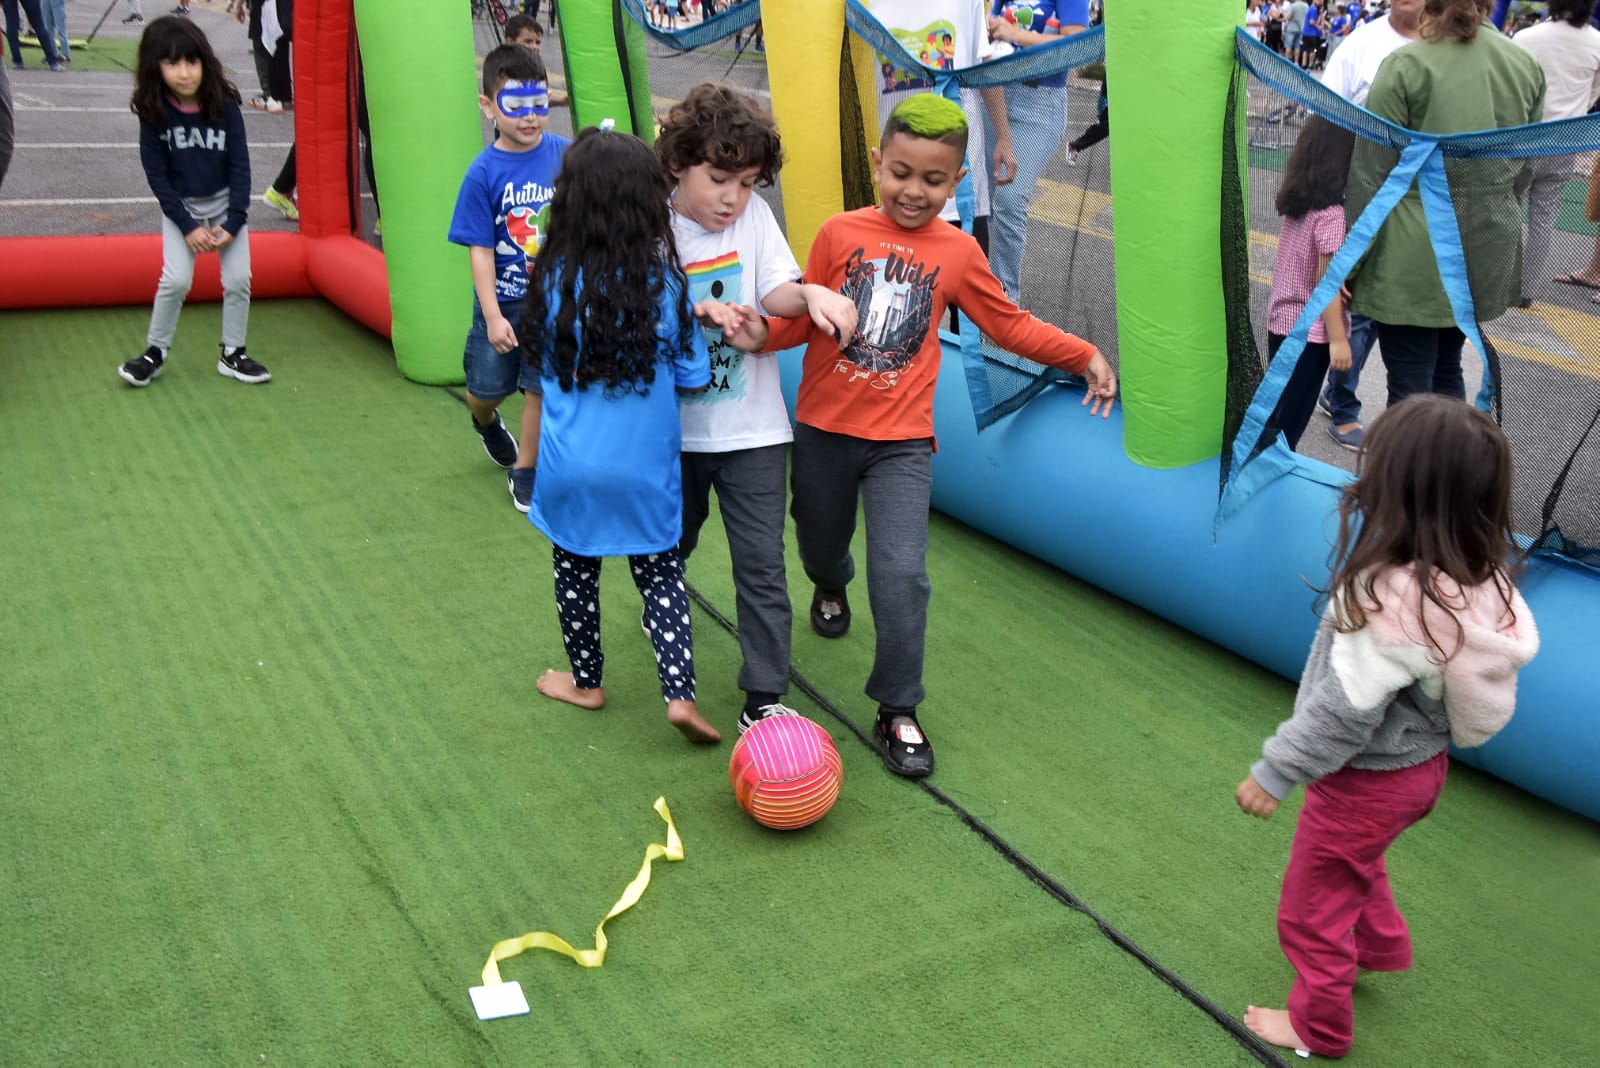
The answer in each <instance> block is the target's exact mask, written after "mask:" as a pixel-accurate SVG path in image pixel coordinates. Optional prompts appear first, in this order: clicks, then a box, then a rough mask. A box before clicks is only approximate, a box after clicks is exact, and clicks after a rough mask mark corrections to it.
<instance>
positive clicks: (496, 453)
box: [467, 412, 517, 470]
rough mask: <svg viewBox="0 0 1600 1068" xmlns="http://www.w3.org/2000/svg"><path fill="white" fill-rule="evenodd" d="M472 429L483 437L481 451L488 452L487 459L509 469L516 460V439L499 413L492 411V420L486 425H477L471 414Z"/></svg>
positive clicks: (469, 416)
mask: <svg viewBox="0 0 1600 1068" xmlns="http://www.w3.org/2000/svg"><path fill="white" fill-rule="evenodd" d="M467 418H468V419H472V429H474V430H476V431H477V432H478V437H479V438H481V439H483V451H484V452H486V453H488V454H489V459H491V460H493V461H494V462H495V463H497V464H499V465H500V466H501V467H504V468H506V469H508V470H509V469H510V467H511V465H512V464H514V463H516V462H517V439H516V438H514V437H512V436H511V431H509V430H507V429H506V425H505V423H504V422H502V421H501V419H500V413H499V412H495V413H494V422H492V423H490V424H489V425H488V426H479V425H478V421H477V420H476V419H473V418H472V416H471V415H468V416H467Z"/></svg>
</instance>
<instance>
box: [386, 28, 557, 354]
mask: <svg viewBox="0 0 1600 1068" xmlns="http://www.w3.org/2000/svg"><path fill="white" fill-rule="evenodd" d="M569 3H570V0H569ZM355 6H356V26H357V33H358V36H359V38H360V41H361V56H362V61H363V63H364V65H365V68H366V81H367V112H368V117H369V118H370V119H371V122H372V157H373V159H372V162H373V167H374V170H375V171H376V173H377V178H378V189H379V195H380V196H381V197H382V198H383V251H384V263H385V267H386V269H387V271H388V274H389V304H390V307H391V308H393V310H394V330H393V335H392V337H393V342H394V354H395V362H396V363H397V364H398V365H399V367H400V373H401V374H403V375H405V376H406V377H407V378H409V379H412V380H413V381H417V382H425V383H428V384H430V385H443V384H447V383H459V382H461V381H462V369H461V345H462V342H463V341H465V339H466V336H467V327H468V326H469V325H470V323H471V319H472V281H471V278H472V271H471V268H470V267H469V266H468V263H467V250H466V249H465V248H463V247H461V246H460V245H452V244H450V242H449V241H448V240H446V238H445V235H446V234H447V233H448V232H449V230H450V217H451V215H452V214H453V212H454V210H455V203H456V193H457V192H458V191H459V190H460V188H461V177H462V175H464V174H466V172H467V165H468V164H469V163H471V162H472V159H473V157H474V156H476V155H477V154H478V153H479V152H481V151H482V150H483V141H482V133H481V126H480V123H479V121H478V118H477V110H478V93H479V91H480V88H481V87H480V86H479V85H478V84H477V81H476V75H475V73H474V71H475V70H476V66H477V57H476V55H475V53H474V51H473V42H472V20H471V19H470V18H468V16H467V6H466V4H464V3H463V4H459V5H457V4H446V3H430V4H405V5H400V6H398V7H397V6H396V5H395V4H392V3H385V2H382V0H355ZM562 6H563V8H565V7H566V5H565V4H563V5H562Z"/></svg>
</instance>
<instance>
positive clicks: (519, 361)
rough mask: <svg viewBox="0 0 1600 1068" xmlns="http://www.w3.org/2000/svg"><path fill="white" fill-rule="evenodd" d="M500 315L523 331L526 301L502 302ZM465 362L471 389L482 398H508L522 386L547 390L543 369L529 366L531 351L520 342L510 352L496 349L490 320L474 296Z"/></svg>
mask: <svg viewBox="0 0 1600 1068" xmlns="http://www.w3.org/2000/svg"><path fill="white" fill-rule="evenodd" d="M500 314H501V315H504V316H505V317H506V318H507V319H509V320H511V327H512V329H513V330H517V331H519V332H520V331H521V329H522V301H520V300H518V301H505V302H502V303H501V305H500ZM519 340H520V336H519ZM461 364H462V366H463V367H464V368H465V369H466V372H467V392H468V393H470V394H472V395H473V396H474V397H477V398H478V399H479V400H485V401H498V400H504V399H505V398H506V397H509V396H511V394H513V393H515V392H516V391H517V390H519V389H523V390H527V391H528V392H529V393H543V392H544V390H543V388H542V387H541V386H540V384H539V372H538V371H537V370H535V369H534V368H532V367H529V366H528V361H527V351H526V350H525V349H524V348H523V347H522V346H521V345H520V344H519V345H518V346H517V347H516V348H514V349H512V350H511V351H510V352H496V351H495V348H494V346H493V345H491V344H489V323H488V321H487V320H485V319H484V317H483V308H481V307H480V306H479V305H478V299H477V297H476V296H474V297H473V299H472V329H470V330H468V331H467V345H466V349H465V351H463V352H462V355H461Z"/></svg>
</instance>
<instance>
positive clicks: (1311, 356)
mask: <svg viewBox="0 0 1600 1068" xmlns="http://www.w3.org/2000/svg"><path fill="white" fill-rule="evenodd" d="M1286 340H1287V339H1286V338H1285V337H1284V336H1283V335H1282V334H1271V333H1269V334H1268V335H1267V359H1268V360H1269V361H1270V360H1272V359H1273V358H1274V357H1276V356H1277V355H1278V349H1279V348H1280V347H1281V346H1282V345H1283V343H1284V341H1286ZM1327 373H1328V343H1327V342H1326V341H1307V342H1306V348H1305V351H1304V352H1302V353H1301V354H1300V360H1299V362H1298V363H1296V364H1295V365H1294V371H1293V372H1292V373H1291V374H1290V375H1289V381H1288V384H1286V385H1285V386H1284V387H1283V396H1281V397H1279V398H1278V413H1277V415H1278V428H1279V429H1280V430H1282V431H1283V436H1284V439H1285V440H1286V441H1288V442H1289V448H1291V449H1292V448H1294V447H1295V446H1296V445H1298V444H1299V443H1300V435H1301V434H1304V433H1305V432H1306V424H1307V423H1309V422H1311V412H1312V410H1313V409H1314V408H1316V406H1317V391H1318V390H1320V389H1321V388H1322V377H1323V376H1324V375H1326V374H1327Z"/></svg>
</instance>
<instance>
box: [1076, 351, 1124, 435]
mask: <svg viewBox="0 0 1600 1068" xmlns="http://www.w3.org/2000/svg"><path fill="white" fill-rule="evenodd" d="M1083 377H1084V378H1085V379H1087V380H1088V384H1089V388H1088V389H1087V390H1085V391H1084V394H1083V403H1084V404H1086V405H1087V404H1090V403H1092V404H1093V405H1094V406H1093V407H1092V408H1090V409H1089V414H1090V415H1098V416H1099V417H1100V418H1102V419H1109V418H1111V406H1112V405H1113V404H1114V403H1116V399H1117V374H1116V372H1115V371H1113V370H1112V369H1111V364H1109V363H1107V362H1106V358H1105V357H1104V356H1102V355H1100V353H1099V351H1098V350H1097V351H1096V352H1095V354H1094V356H1093V358H1092V359H1090V360H1089V366H1088V367H1085V368H1084V369H1083Z"/></svg>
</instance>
